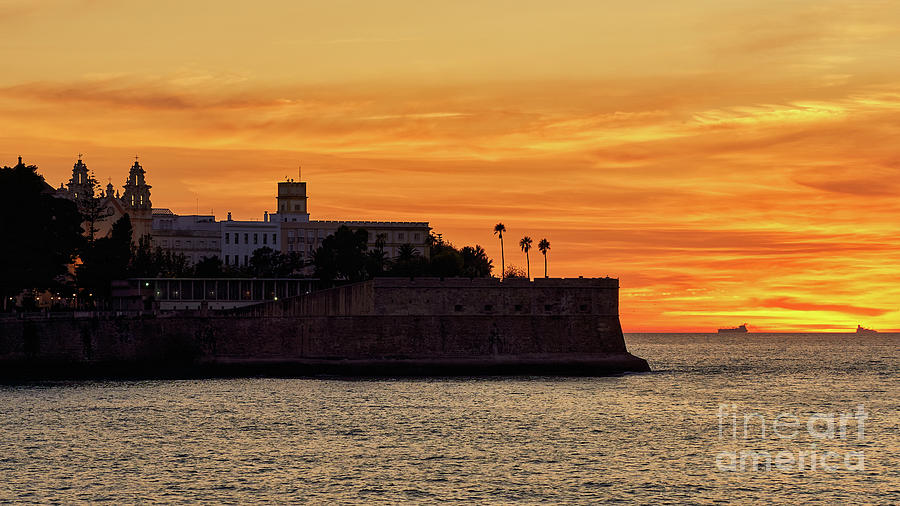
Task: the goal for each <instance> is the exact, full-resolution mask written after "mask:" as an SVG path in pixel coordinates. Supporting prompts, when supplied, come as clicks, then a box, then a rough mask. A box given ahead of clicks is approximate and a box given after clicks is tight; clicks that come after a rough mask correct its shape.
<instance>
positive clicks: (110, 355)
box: [0, 278, 649, 379]
mask: <svg viewBox="0 0 900 506" xmlns="http://www.w3.org/2000/svg"><path fill="white" fill-rule="evenodd" d="M646 370H649V367H648V366H647V363H646V361H644V360H643V359H640V358H638V357H634V356H633V355H630V354H629V353H628V352H627V349H626V347H625V341H624V338H623V336H622V329H621V326H620V324H619V317H618V282H617V280H614V279H606V278H604V279H572V280H557V279H549V280H536V281H533V282H528V281H524V280H508V281H506V282H503V283H500V282H499V280H491V279H486V280H478V279H476V280H469V279H448V280H444V281H442V280H438V279H417V280H407V279H396V278H379V279H375V280H371V281H367V282H363V283H357V284H353V285H346V286H343V287H339V288H334V289H330V290H323V291H320V292H314V293H311V294H308V295H303V296H299V297H293V298H290V299H286V300H280V301H271V302H267V303H263V304H257V305H254V306H249V307H246V308H240V309H236V310H230V311H217V312H209V313H207V314H204V315H198V314H179V313H174V314H171V315H166V316H162V315H161V316H158V317H150V318H112V319H100V318H88V319H68V320H56V319H48V320H12V321H10V320H7V321H4V322H2V323H0V377H6V378H7V379H22V378H32V377H34V378H39V377H98V376H135V377H146V376H162V377H170V376H175V377H190V376H210V375H213V376H220V375H248V374H265V375H285V376H295V375H298V376H302V375H315V374H338V375H376V376H382V375H446V374H475V375H480V374H553V375H604V374H616V373H621V372H627V371H646Z"/></svg>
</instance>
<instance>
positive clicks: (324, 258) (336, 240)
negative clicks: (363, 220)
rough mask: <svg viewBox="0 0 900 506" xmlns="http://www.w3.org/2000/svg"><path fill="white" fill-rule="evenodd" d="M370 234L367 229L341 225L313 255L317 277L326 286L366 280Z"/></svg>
mask: <svg viewBox="0 0 900 506" xmlns="http://www.w3.org/2000/svg"><path fill="white" fill-rule="evenodd" d="M368 239H369V233H368V232H366V230H365V229H362V228H360V229H357V230H351V229H350V227H348V226H346V225H341V226H340V227H338V229H337V230H335V232H334V234H331V235H329V236H328V237H326V238H325V240H323V241H322V245H321V246H320V247H319V249H317V250H316V252H315V253H314V254H313V263H314V264H315V267H316V270H315V272H316V277H318V278H319V279H320V280H322V282H323V283H325V284H326V285H330V284H332V283H333V282H334V281H336V280H344V281H362V280H364V279H366V274H367V272H366V248H367V242H368Z"/></svg>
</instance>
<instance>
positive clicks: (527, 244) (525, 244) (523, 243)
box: [519, 235, 532, 279]
mask: <svg viewBox="0 0 900 506" xmlns="http://www.w3.org/2000/svg"><path fill="white" fill-rule="evenodd" d="M531 242H532V241H531V237H528V236H527V235H526V236H525V237H523V238H522V239H521V240H520V241H519V247H520V248H522V251H524V252H525V263H527V264H528V271H527V272H528V279H531V259H530V258H529V257H528V252H529V251H530V250H531Z"/></svg>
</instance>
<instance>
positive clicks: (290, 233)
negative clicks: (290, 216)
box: [288, 230, 294, 242]
mask: <svg viewBox="0 0 900 506" xmlns="http://www.w3.org/2000/svg"><path fill="white" fill-rule="evenodd" d="M291 237H294V231H293V230H288V242H293V241H291Z"/></svg>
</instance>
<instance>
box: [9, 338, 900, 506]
mask: <svg viewBox="0 0 900 506" xmlns="http://www.w3.org/2000/svg"><path fill="white" fill-rule="evenodd" d="M627 341H628V346H629V349H630V350H631V351H632V352H633V353H635V354H637V355H639V356H642V357H644V358H647V359H648V360H649V361H650V365H651V367H653V368H654V371H655V372H652V373H648V374H636V375H626V376H622V377H614V378H590V379H584V378H555V379H547V378H496V379H429V380H406V379H403V380H392V381H387V380H378V381H343V380H321V379H228V380H199V381H141V382H96V383H40V384H29V385H19V386H3V387H0V431H2V436H0V501H14V502H39V503H47V502H81V501H91V502H99V501H109V502H115V503H121V502H138V501H140V502H147V501H153V502H174V503H179V502H196V501H202V502H229V503H238V502H241V503H245V502H299V501H311V502H328V503H342V502H343V503H359V502H390V503H397V502H432V503H434V502H446V501H455V502H477V503H509V502H513V501H523V502H534V503H536V502H543V503H561V502H565V503H592V502H598V501H610V502H615V501H618V502H625V501H628V502H640V503H679V504H680V503H716V502H720V503H725V502H734V501H740V502H753V503H763V502H766V503H770V502H775V503H821V504H841V503H884V504H891V503H900V335H878V336H871V337H862V338H859V337H857V336H855V335H809V334H807V335H789V334H781V335H777V334H776V335H759V334H751V335H749V336H715V335H647V334H645V335H629V336H627ZM720 404H727V405H729V406H731V405H733V406H734V407H733V408H729V409H731V410H732V411H729V412H728V413H731V412H736V413H739V414H740V416H743V415H744V414H747V413H754V412H755V413H758V414H759V416H758V417H756V418H752V421H751V426H750V429H751V430H750V432H751V433H749V434H748V436H747V437H744V435H743V433H740V432H739V433H738V435H737V437H734V435H733V433H732V432H731V430H732V425H729V423H730V421H729V419H728V417H727V416H726V417H725V418H723V419H720V418H719V417H718V416H717V415H718V412H719V411H718V410H719V409H720ZM858 405H863V406H864V408H865V410H866V412H867V416H868V418H867V419H866V420H865V421H864V429H865V433H864V436H863V437H862V438H861V439H860V438H859V434H858V433H857V432H856V430H857V425H856V422H852V423H851V425H850V426H849V430H848V436H847V437H846V439H841V438H840V437H839V436H838V435H835V436H834V437H825V438H816V437H813V435H810V434H809V433H808V431H807V430H806V427H805V425H806V421H807V420H808V419H809V417H810V416H812V415H814V414H815V413H822V414H830V413H834V414H835V416H836V417H837V416H838V414H839V413H852V412H853V411H854V410H855V409H857V406H858ZM778 413H789V414H792V415H793V416H794V417H795V418H794V420H797V421H802V422H803V425H804V426H803V430H800V431H798V433H797V434H796V435H794V436H793V437H785V438H779V437H777V436H775V435H773V434H771V432H769V433H767V434H766V436H765V437H763V436H762V435H761V434H760V432H759V429H760V427H759V425H760V424H759V423H756V425H752V423H754V422H756V421H757V420H760V419H765V420H767V421H768V424H771V423H772V421H773V420H774V419H775V417H776V416H777V414H778ZM823 416H824V415H823ZM836 419H837V418H836ZM720 420H724V425H722V424H720ZM785 420H790V419H789V418H787V419H785ZM739 423H740V424H742V423H743V422H742V421H741V422H739ZM723 427H724V430H723ZM754 428H755V429H756V430H755V432H754V431H753V429H754ZM814 428H816V430H817V432H816V434H817V435H819V436H822V435H823V434H826V436H827V433H826V432H825V431H826V429H827V419H825V418H823V419H819V420H817V421H816V423H815V424H814ZM739 430H740V431H742V430H743V426H742V425H741V426H740V427H739ZM783 432H784V431H783ZM787 432H788V435H790V434H789V432H790V431H787ZM743 450H747V451H757V452H759V451H767V452H770V453H771V454H773V455H774V454H776V453H778V452H782V451H783V452H787V453H790V454H792V455H799V452H818V454H819V455H823V454H824V452H828V451H832V452H834V455H842V456H846V455H849V454H850V452H859V453H861V454H862V455H863V458H864V470H861V469H859V466H858V464H859V459H858V458H857V459H854V460H853V461H852V464H853V465H854V466H855V467H853V466H849V465H845V464H846V463H845V462H844V461H840V463H839V465H837V466H836V467H837V469H836V470H834V471H831V472H829V471H826V470H823V469H821V468H817V469H815V470H809V469H804V470H797V469H787V470H779V469H776V468H774V467H773V468H772V469H770V470H768V471H766V470H765V469H763V468H759V469H757V470H754V469H753V468H752V467H751V466H749V465H748V466H747V467H746V468H745V469H743V470H742V469H739V468H738V469H735V470H729V469H728V468H727V464H728V462H729V461H728V460H727V459H724V460H722V458H721V455H722V453H721V452H735V454H739V452H740V451H743ZM726 455H727V454H726ZM717 456H719V458H720V460H719V461H718V464H717ZM831 462H832V464H834V463H836V462H838V461H837V460H834V459H832V461H831ZM748 464H749V461H748ZM723 465H724V466H725V468H723ZM851 467H853V468H851Z"/></svg>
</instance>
